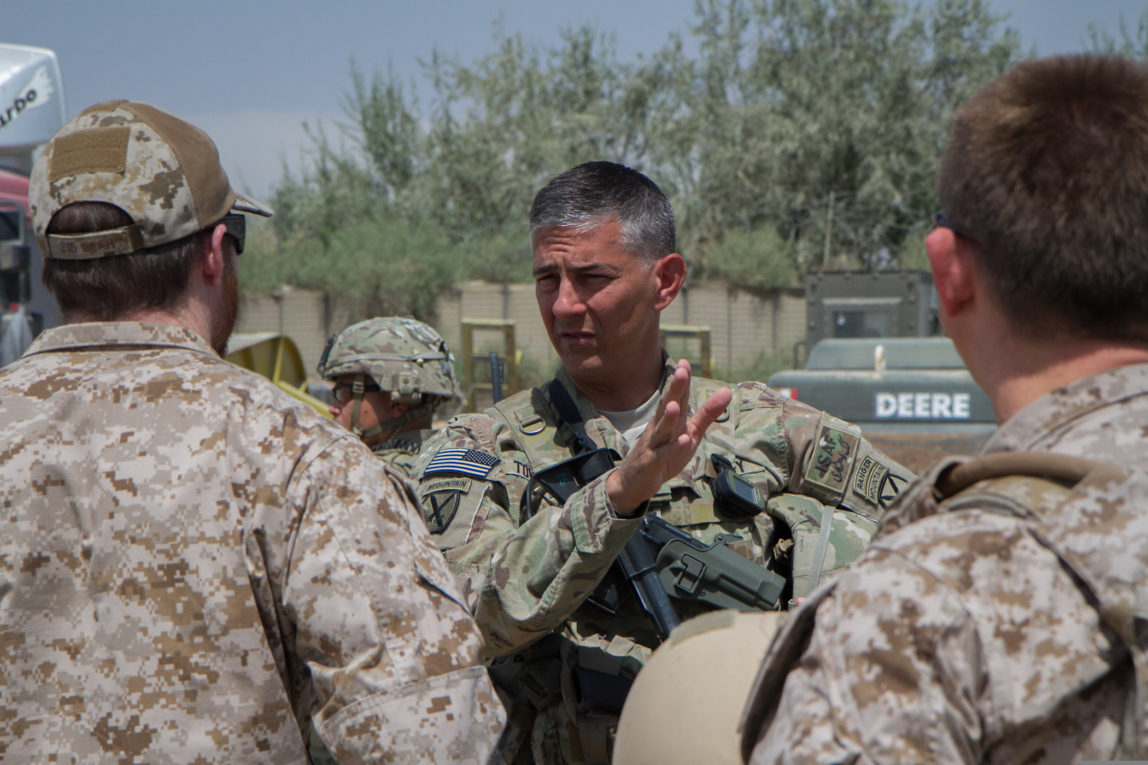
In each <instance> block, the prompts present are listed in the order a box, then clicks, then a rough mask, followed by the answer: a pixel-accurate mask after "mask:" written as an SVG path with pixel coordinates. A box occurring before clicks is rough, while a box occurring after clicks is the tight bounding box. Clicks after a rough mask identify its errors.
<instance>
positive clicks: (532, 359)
mask: <svg viewBox="0 0 1148 765" xmlns="http://www.w3.org/2000/svg"><path fill="white" fill-rule="evenodd" d="M364 318H367V317H364V316H358V315H351V314H350V313H349V311H347V310H346V309H345V308H344V307H342V306H341V305H339V303H338V302H337V301H336V300H334V299H331V298H329V297H328V296H327V295H326V294H324V293H322V292H315V291H311V290H298V289H291V288H287V289H285V290H281V291H276V292H275V293H245V294H244V295H243V301H242V307H241V311H240V316H239V323H238V325H237V327H236V331H237V332H277V333H280V334H286V335H288V336H289V337H291V339H292V340H294V341H295V344H296V345H297V346H298V347H299V351H300V353H301V354H302V356H303V362H304V365H305V366H306V368H307V369H308V370H309V371H312V372H313V370H314V369H315V365H316V364H317V363H318V361H319V356H320V354H322V352H323V346H324V345H325V344H326V342H327V338H328V337H329V336H330V335H332V334H334V333H336V332H338V331H340V330H341V329H343V328H344V327H346V326H348V325H350V324H353V323H354V322H356V321H360V320H362V319H364ZM463 319H509V320H512V321H514V323H515V343H516V345H517V347H518V348H519V349H520V350H521V351H522V352H523V357H524V360H525V363H526V364H527V365H528V366H530V367H533V368H535V369H539V370H541V371H543V372H546V371H548V370H551V369H553V368H554V366H555V365H556V364H557V363H558V360H557V357H556V356H555V354H554V351H553V350H552V349H551V347H550V341H549V339H548V338H547V337H546V331H545V329H544V328H543V327H542V321H541V319H539V317H538V306H537V304H536V303H535V300H534V285H532V284H507V285H502V284H489V283H486V282H467V283H464V284H460V285H458V286H457V287H456V288H455V289H453V290H450V291H447V292H444V293H443V294H442V295H441V296H440V298H439V302H438V318H437V320H436V321H435V328H436V329H438V331H439V332H440V333H441V334H442V336H443V337H444V338H445V339H446V341H447V344H448V345H449V346H450V348H451V350H452V351H453V352H454V353H455V354H456V355H457V354H459V353H461V349H462V334H461V333H462V329H461V327H462V321H463ZM662 325H663V327H666V326H674V325H695V326H696V325H701V326H708V327H709V328H710V333H711V348H710V355H711V357H712V359H713V363H714V365H715V366H716V368H717V369H719V370H737V369H739V368H744V367H748V366H749V365H751V364H753V362H754V361H755V359H756V358H757V357H758V356H759V355H761V354H763V353H764V354H778V353H780V354H784V356H785V357H786V358H788V357H789V355H790V354H791V353H792V349H793V344H794V343H795V342H796V341H797V340H798V339H800V338H802V337H804V331H805V330H804V326H805V300H804V296H803V294H802V291H801V290H799V289H779V290H767V291H761V292H759V291H750V290H745V289H741V288H738V287H735V286H731V285H729V284H727V283H725V282H698V283H693V284H690V285H689V286H687V287H686V288H685V289H684V290H683V291H682V293H681V294H680V295H678V298H677V299H676V300H675V301H674V302H673V303H672V304H671V305H670V307H669V308H667V309H666V311H665V312H664V313H663V314H662ZM501 344H502V339H501V336H500V335H499V334H498V333H497V332H492V331H480V332H477V333H476V334H475V338H474V350H475V353H489V352H490V351H492V350H496V349H501ZM695 349H697V345H696V344H692V345H691V346H689V347H687V346H685V345H682V344H680V343H679V344H678V345H677V347H675V345H674V344H671V346H670V350H671V352H672V353H674V354H675V355H678V354H682V353H686V354H689V355H692V354H693V352H694V350H695ZM460 361H461V360H460Z"/></svg>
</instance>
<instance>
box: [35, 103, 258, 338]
mask: <svg viewBox="0 0 1148 765" xmlns="http://www.w3.org/2000/svg"><path fill="white" fill-rule="evenodd" d="M29 202H30V205H29V206H30V207H31V212H32V224H33V227H34V229H35V232H36V237H37V240H38V241H39V244H40V249H41V251H42V252H43V255H44V274H43V280H44V284H45V286H46V287H47V288H48V289H49V291H51V292H52V294H53V295H55V297H56V300H57V301H58V302H59V304H60V310H61V312H62V313H63V314H64V316H65V318H66V319H68V320H73V319H74V318H75V317H82V318H85V319H93V320H111V319H115V318H118V317H120V316H123V315H125V314H128V313H131V312H134V311H139V310H144V309H161V310H169V309H171V308H172V307H173V306H174V305H175V304H176V303H177V302H178V300H179V299H180V297H181V296H182V294H183V291H184V289H185V288H186V286H187V280H188V275H189V273H190V269H191V267H192V266H193V265H194V264H195V263H196V262H198V258H199V256H200V255H201V254H202V251H203V249H204V247H205V245H206V235H207V234H206V232H208V231H209V230H210V228H211V227H212V226H214V225H215V224H217V223H219V222H220V221H221V220H222V219H223V217H224V216H226V215H228V214H229V213H231V212H233V211H235V212H251V213H255V214H257V215H270V210H268V209H267V208H266V207H265V206H263V205H261V204H260V203H258V202H255V201H254V200H250V199H247V198H245V197H242V196H240V195H238V194H236V193H235V191H234V190H233V189H232V188H231V184H230V183H229V181H228V179H227V174H226V173H225V172H224V170H223V168H222V166H221V165H220V163H219V153H218V152H217V151H216V148H215V144H214V143H212V141H211V139H210V138H208V137H207V135H206V134H205V133H204V132H203V131H201V130H200V129H199V128H196V127H195V126H193V125H191V124H189V123H187V122H184V121H183V120H181V119H179V118H177V117H174V116H172V115H171V114H168V113H167V112H164V111H162V110H160V109H157V108H155V107H154V106H149V105H147V104H140V103H133V102H128V101H108V102H106V103H102V104H97V105H95V106H92V107H90V108H88V109H86V110H84V111H83V112H81V113H80V114H78V115H77V116H76V117H74V118H73V119H71V120H70V121H69V122H68V123H67V124H65V125H64V126H63V127H62V128H60V130H59V131H58V132H57V133H56V135H54V136H53V137H52V140H51V141H50V142H49V143H48V144H47V145H46V146H45V147H44V151H43V153H42V154H41V155H40V157H39V159H37V161H36V164H35V166H34V167H33V169H32V177H31V180H30V184H29Z"/></svg>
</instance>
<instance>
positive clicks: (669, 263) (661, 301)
mask: <svg viewBox="0 0 1148 765" xmlns="http://www.w3.org/2000/svg"><path fill="white" fill-rule="evenodd" d="M653 276H654V279H655V280H656V282H657V295H656V297H655V298H654V308H655V309H656V310H658V311H661V310H663V309H664V308H666V306H668V305H669V304H670V303H672V302H673V300H674V298H675V297H677V296H678V292H680V291H681V289H682V285H684V284H685V283H686V259H685V258H683V257H682V256H681V255H679V254H678V253H676V252H671V253H670V254H669V255H663V256H662V257H661V258H659V259H658V262H657V263H655V264H654V268H653Z"/></svg>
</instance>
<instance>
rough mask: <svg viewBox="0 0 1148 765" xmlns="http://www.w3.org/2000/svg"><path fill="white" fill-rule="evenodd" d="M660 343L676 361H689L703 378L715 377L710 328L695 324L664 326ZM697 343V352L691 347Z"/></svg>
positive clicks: (696, 372)
mask: <svg viewBox="0 0 1148 765" xmlns="http://www.w3.org/2000/svg"><path fill="white" fill-rule="evenodd" d="M658 341H659V342H660V343H661V345H662V347H663V348H665V349H666V352H667V353H669V354H670V357H671V358H674V359H689V362H690V366H691V367H692V368H693V370H694V373H695V374H698V375H699V376H701V377H713V376H714V357H713V353H712V351H711V350H710V348H711V343H710V328H709V327H703V326H697V325H693V324H663V325H662V327H661V333H660V336H659V339H658ZM691 341H694V342H696V343H697V346H696V348H697V350H696V352H693V353H691V352H690V350H691V348H690V346H691V345H693V342H691Z"/></svg>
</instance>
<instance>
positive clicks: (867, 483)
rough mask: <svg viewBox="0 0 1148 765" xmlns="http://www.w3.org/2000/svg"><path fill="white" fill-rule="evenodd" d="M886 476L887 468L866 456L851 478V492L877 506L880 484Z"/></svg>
mask: <svg viewBox="0 0 1148 765" xmlns="http://www.w3.org/2000/svg"><path fill="white" fill-rule="evenodd" d="M888 474H889V468H888V467H886V466H885V465H884V464H882V463H880V462H878V461H877V460H875V459H873V458H872V457H870V456H868V455H866V456H865V459H863V460H861V464H860V465H858V466H857V473H856V474H855V475H854V476H853V491H854V492H855V493H857V494H860V495H861V496H862V497H864V498H865V499H867V500H869V501H870V502H872V503H873V504H874V505H876V504H879V502H880V499H881V484H882V482H883V481H884V480H885V476H887V475H888Z"/></svg>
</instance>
